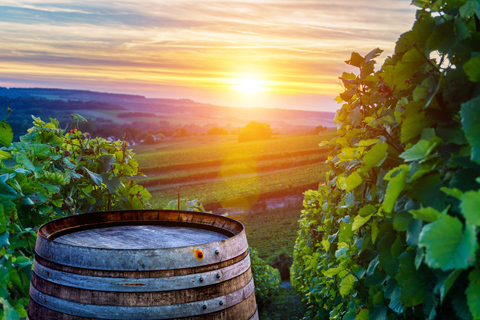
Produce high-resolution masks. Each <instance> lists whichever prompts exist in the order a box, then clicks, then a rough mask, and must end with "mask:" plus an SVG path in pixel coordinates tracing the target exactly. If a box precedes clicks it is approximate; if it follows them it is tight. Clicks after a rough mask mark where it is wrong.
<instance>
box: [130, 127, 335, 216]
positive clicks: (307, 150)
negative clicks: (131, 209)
mask: <svg viewBox="0 0 480 320" xmlns="http://www.w3.org/2000/svg"><path fill="white" fill-rule="evenodd" d="M334 134H335V133H334V132H332V131H327V132H326V133H324V134H323V135H303V136H302V135H298V134H297V135H285V136H278V137H276V138H274V139H270V140H264V141H255V142H248V143H239V142H237V141H236V139H232V138H231V137H229V136H221V137H211V136H196V137H189V138H182V139H168V140H165V141H162V142H161V143H160V144H156V145H155V146H139V147H135V148H134V152H136V153H137V156H136V159H137V160H138V162H139V164H140V170H141V171H142V172H144V173H146V174H147V175H148V176H147V177H145V178H140V179H139V180H138V182H139V183H140V184H142V185H144V186H146V187H147V188H148V190H149V191H150V193H151V194H152V196H153V197H152V204H153V206H154V207H155V208H160V207H164V206H166V204H167V203H168V202H169V201H170V200H172V199H176V198H177V193H176V191H175V188H176V187H180V188H181V197H182V198H187V199H198V200H200V201H201V202H202V203H203V204H204V205H205V208H206V209H207V210H215V209H217V208H220V207H224V208H226V207H234V206H243V207H244V208H246V209H249V208H251V207H252V206H254V205H255V203H257V202H258V201H259V200H264V199H268V198H272V197H283V196H286V195H291V194H299V193H301V192H303V191H305V190H306V189H308V188H312V187H315V186H316V185H317V184H318V183H319V182H321V181H323V180H324V173H325V171H326V166H325V165H324V162H325V158H326V156H327V155H326V150H325V149H321V148H319V147H318V144H319V143H320V142H321V141H323V140H329V139H330V138H331V137H332V136H333V135H334Z"/></svg>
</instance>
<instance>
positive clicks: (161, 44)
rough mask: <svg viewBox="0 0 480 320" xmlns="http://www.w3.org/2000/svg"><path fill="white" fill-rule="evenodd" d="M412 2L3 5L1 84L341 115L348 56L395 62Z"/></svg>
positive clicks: (58, 0) (149, 0)
mask: <svg viewBox="0 0 480 320" xmlns="http://www.w3.org/2000/svg"><path fill="white" fill-rule="evenodd" d="M410 3H411V1H410V0H337V1H332V0H294V1H292V0H257V1H253V0H243V1H242V0H194V1H192V0H82V1H78V0H46V1H44V0H1V1H0V86H3V87H45V88H64V89H86V90H93V91H101V92H112V93H127V94H140V95H144V96H146V97H148V98H174V99H182V98H188V99H192V100H195V101H197V102H203V103H211V104H216V105H223V106H234V107H268V108H274V107H277V108H285V109H304V110H316V111H334V110H335V109H336V108H338V105H337V103H336V102H334V101H333V99H334V98H335V97H336V96H337V95H338V94H339V93H340V92H342V87H341V86H340V84H339V81H338V77H339V76H341V74H342V73H343V72H344V71H347V72H355V71H356V70H355V69H354V68H352V67H350V66H347V65H346V64H345V62H344V61H345V60H348V59H349V58H350V54H351V52H352V51H355V52H358V53H360V54H362V55H365V54H366V53H368V52H369V51H371V50H372V49H374V48H377V47H379V48H381V49H383V50H385V52H384V53H383V54H382V56H380V57H379V59H377V62H379V63H380V64H381V63H382V62H383V60H384V59H385V58H386V57H387V56H389V55H391V54H392V52H393V49H394V46H395V41H396V40H397V39H398V37H399V36H400V34H402V33H404V32H406V31H408V30H409V29H411V26H412V24H413V21H414V17H415V10H416V9H415V7H414V6H412V5H410Z"/></svg>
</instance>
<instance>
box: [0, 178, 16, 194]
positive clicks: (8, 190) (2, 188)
mask: <svg viewBox="0 0 480 320" xmlns="http://www.w3.org/2000/svg"><path fill="white" fill-rule="evenodd" d="M0 194H1V195H2V196H3V197H6V198H10V199H15V198H17V197H18V193H17V191H15V189H13V188H12V187H11V186H10V185H8V184H6V183H5V182H3V181H2V180H0Z"/></svg>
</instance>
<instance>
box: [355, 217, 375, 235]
mask: <svg viewBox="0 0 480 320" xmlns="http://www.w3.org/2000/svg"><path fill="white" fill-rule="evenodd" d="M371 217H372V215H368V216H366V217H362V216H361V215H358V216H356V217H355V219H354V220H353V225H352V231H355V230H358V229H360V227H361V226H363V225H364V224H365V223H367V222H368V220H370V218H371Z"/></svg>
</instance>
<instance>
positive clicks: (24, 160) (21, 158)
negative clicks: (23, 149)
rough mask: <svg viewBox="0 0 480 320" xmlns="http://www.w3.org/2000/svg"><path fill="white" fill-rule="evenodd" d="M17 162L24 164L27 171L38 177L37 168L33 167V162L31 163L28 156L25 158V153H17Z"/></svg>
mask: <svg viewBox="0 0 480 320" xmlns="http://www.w3.org/2000/svg"><path fill="white" fill-rule="evenodd" d="M15 160H17V162H18V163H19V164H22V165H23V166H24V167H25V169H27V170H30V171H32V172H33V173H35V176H37V168H36V167H35V166H34V165H33V163H32V161H30V159H29V158H27V156H25V155H24V154H23V153H17V154H16V155H15Z"/></svg>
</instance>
